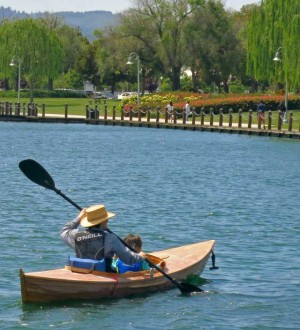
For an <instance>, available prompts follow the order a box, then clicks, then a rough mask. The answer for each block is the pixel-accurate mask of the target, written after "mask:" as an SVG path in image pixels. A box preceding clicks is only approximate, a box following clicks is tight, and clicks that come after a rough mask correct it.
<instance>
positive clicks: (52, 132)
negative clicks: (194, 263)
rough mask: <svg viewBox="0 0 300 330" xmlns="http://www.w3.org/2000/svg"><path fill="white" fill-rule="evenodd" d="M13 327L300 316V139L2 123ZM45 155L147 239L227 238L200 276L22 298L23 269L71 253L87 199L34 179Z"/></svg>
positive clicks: (2, 280)
mask: <svg viewBox="0 0 300 330" xmlns="http://www.w3.org/2000/svg"><path fill="white" fill-rule="evenodd" d="M0 152H1V167H0V183H1V184H0V192H1V193H0V198H1V221H2V230H1V233H0V242H1V251H2V258H1V264H0V271H1V277H0V298H1V299H0V315H1V316H0V328H1V329H49V328H51V329H86V328H95V329H115V328H120V329H156V328H158V327H159V328H164V329H172V330H173V329H174V330H175V329H197V330H198V329H299V328H300V317H299V305H300V293H299V292H300V254H299V243H300V241H299V233H300V224H299V187H300V185H299V183H300V170H299V164H300V143H299V141H293V140H288V139H277V138H268V137H252V136H240V135H228V134H219V133H205V132H190V131H181V130H171V129H170V130H164V129H149V128H130V127H111V126H94V125H80V124H79V125H71V124H68V125H64V124H35V123H0ZM27 158H32V159H35V160H37V161H38V162H40V163H41V164H42V165H43V166H44V167H45V168H46V169H47V170H48V171H49V173H50V174H51V175H52V176H53V178H54V180H55V182H56V186H57V188H58V189H61V190H62V192H64V193H65V194H66V195H67V196H69V197H70V198H71V199H73V200H74V201H75V202H76V203H78V204H79V205H81V206H82V207H84V206H89V205H92V204H95V203H104V204H105V205H106V206H107V208H108V209H109V210H111V211H114V212H116V213H117V215H118V216H117V217H116V218H115V220H113V221H111V225H110V227H111V229H112V230H113V231H114V232H116V233H117V234H119V235H120V236H124V235H126V234H127V233H128V232H134V233H140V234H141V235H142V237H143V241H144V250H145V251H152V250H157V249H164V248H169V247H173V246H178V245H183V244H188V243H193V242H198V241H203V240H209V239H215V240H216V246H215V253H216V257H217V260H216V261H217V265H218V266H219V267H220V268H219V270H216V271H210V270H209V266H210V265H211V264H210V263H209V264H208V266H207V267H206V269H205V271H204V272H203V273H202V275H201V278H198V280H197V279H196V280H197V282H196V284H197V285H201V287H202V288H203V289H205V290H207V293H205V294H201V295H195V296H191V297H185V296H182V295H180V292H179V291H178V289H176V288H175V289H174V290H170V291H168V292H161V293H157V294H151V295H145V296H138V297H130V298H126V299H117V300H105V301H98V302H90V301H88V302H68V303H53V304H47V305H39V304H37V305H31V304H30V305H24V306H23V305H22V304H21V300H20V286H19V277H18V272H19V269H20V268H23V269H24V270H25V271H35V270H42V269H51V268H56V267H61V266H63V265H64V263H65V260H66V257H67V255H68V254H70V253H71V251H70V250H69V249H68V247H67V246H65V245H64V243H63V242H62V241H61V240H60V238H59V231H60V229H61V227H62V226H63V225H64V223H65V222H66V221H68V220H71V219H73V218H74V217H75V216H76V215H77V210H76V209H75V208H74V207H73V206H72V205H70V204H69V203H67V202H66V201H65V200H63V199H62V198H61V197H60V196H58V195H56V194H55V193H54V192H52V191H49V190H45V189H42V188H41V187H39V186H37V185H35V184H33V183H32V182H30V181H29V180H28V179H27V178H26V177H25V176H24V175H23V174H22V173H21V172H20V170H19V168H18V163H19V162H20V161H21V160H23V159H27Z"/></svg>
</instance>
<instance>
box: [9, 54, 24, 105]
mask: <svg viewBox="0 0 300 330" xmlns="http://www.w3.org/2000/svg"><path fill="white" fill-rule="evenodd" d="M16 62H17V63H16ZM17 64H18V103H20V90H21V60H20V59H17V60H16V59H12V61H11V62H10V64H9V65H10V66H16V65H17Z"/></svg>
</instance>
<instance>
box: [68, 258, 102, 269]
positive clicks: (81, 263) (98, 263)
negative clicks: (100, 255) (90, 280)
mask: <svg viewBox="0 0 300 330" xmlns="http://www.w3.org/2000/svg"><path fill="white" fill-rule="evenodd" d="M68 266H71V267H76V268H83V269H88V270H91V271H93V270H98V271H100V272H106V260H105V258H104V259H101V260H93V259H82V258H75V257H69V259H68Z"/></svg>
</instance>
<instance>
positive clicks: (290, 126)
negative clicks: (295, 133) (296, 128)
mask: <svg viewBox="0 0 300 330" xmlns="http://www.w3.org/2000/svg"><path fill="white" fill-rule="evenodd" d="M292 129H293V113H292V112H290V115H289V128H288V130H289V132H291V131H292Z"/></svg>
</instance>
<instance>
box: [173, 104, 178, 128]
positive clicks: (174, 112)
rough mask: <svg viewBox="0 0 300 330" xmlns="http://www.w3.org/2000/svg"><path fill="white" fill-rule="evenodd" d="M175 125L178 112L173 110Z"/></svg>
mask: <svg viewBox="0 0 300 330" xmlns="http://www.w3.org/2000/svg"><path fill="white" fill-rule="evenodd" d="M173 123H174V124H176V123H177V112H176V110H175V108H173Z"/></svg>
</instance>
